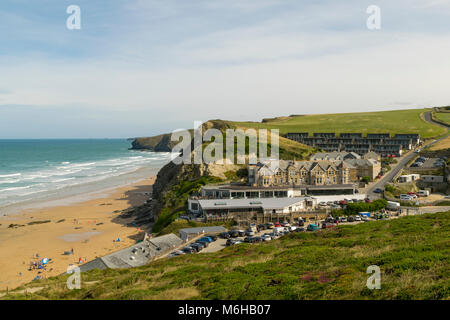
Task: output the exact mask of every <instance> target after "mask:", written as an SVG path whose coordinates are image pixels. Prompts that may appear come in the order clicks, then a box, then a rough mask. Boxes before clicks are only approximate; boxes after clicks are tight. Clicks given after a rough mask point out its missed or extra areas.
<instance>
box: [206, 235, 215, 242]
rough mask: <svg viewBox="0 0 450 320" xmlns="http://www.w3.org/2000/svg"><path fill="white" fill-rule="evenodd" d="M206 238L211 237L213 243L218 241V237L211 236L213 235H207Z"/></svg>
mask: <svg viewBox="0 0 450 320" xmlns="http://www.w3.org/2000/svg"><path fill="white" fill-rule="evenodd" d="M205 237H209V238H211V239H213V241H216V240H217V236H216V235H213V234H212V235H211V234H208V235H206V236H205Z"/></svg>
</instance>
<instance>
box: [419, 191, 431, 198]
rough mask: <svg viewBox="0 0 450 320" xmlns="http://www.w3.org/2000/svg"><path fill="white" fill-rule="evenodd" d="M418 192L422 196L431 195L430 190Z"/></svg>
mask: <svg viewBox="0 0 450 320" xmlns="http://www.w3.org/2000/svg"><path fill="white" fill-rule="evenodd" d="M417 194H418V195H419V196H421V197H428V196H429V195H430V191H428V190H419V192H417Z"/></svg>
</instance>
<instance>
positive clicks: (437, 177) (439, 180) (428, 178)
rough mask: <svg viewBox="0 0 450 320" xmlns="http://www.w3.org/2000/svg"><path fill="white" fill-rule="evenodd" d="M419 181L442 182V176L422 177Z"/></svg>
mask: <svg viewBox="0 0 450 320" xmlns="http://www.w3.org/2000/svg"><path fill="white" fill-rule="evenodd" d="M420 180H422V181H423V182H444V176H433V175H422V176H421V178H420Z"/></svg>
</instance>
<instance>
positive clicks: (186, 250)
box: [181, 247, 195, 254]
mask: <svg viewBox="0 0 450 320" xmlns="http://www.w3.org/2000/svg"><path fill="white" fill-rule="evenodd" d="M181 250H182V251H183V252H184V253H187V254H190V253H195V250H194V248H191V247H184V248H183V249H181Z"/></svg>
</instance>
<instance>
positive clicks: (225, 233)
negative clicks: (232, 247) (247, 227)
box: [219, 232, 231, 239]
mask: <svg viewBox="0 0 450 320" xmlns="http://www.w3.org/2000/svg"><path fill="white" fill-rule="evenodd" d="M219 236H220V237H221V238H222V239H230V237H231V236H230V233H228V232H222V233H221V234H219Z"/></svg>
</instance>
